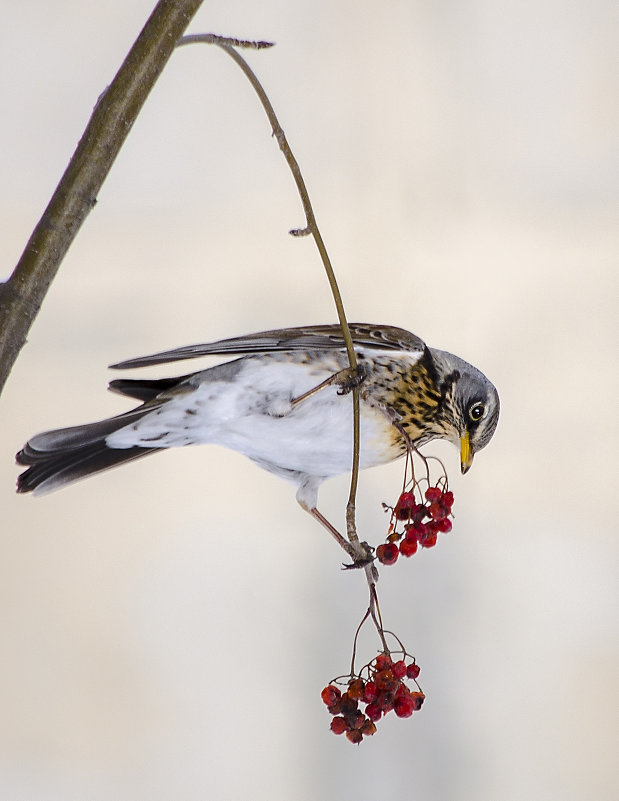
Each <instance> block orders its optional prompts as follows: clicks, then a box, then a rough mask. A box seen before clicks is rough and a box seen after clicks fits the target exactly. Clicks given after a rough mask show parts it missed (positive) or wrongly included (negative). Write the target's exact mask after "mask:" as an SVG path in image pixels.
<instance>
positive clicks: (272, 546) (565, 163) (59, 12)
mask: <svg viewBox="0 0 619 801" xmlns="http://www.w3.org/2000/svg"><path fill="white" fill-rule="evenodd" d="M152 5H153V2H152V0H133V2H131V3H126V2H124V1H123V0H109V1H108V2H107V3H105V4H99V5H94V6H93V5H92V4H83V3H78V2H69V1H68V0H65V2H60V1H59V2H55V3H49V2H43V0H38V1H37V2H32V3H27V4H19V3H12V4H9V6H7V8H6V9H4V11H3V23H2V26H1V30H0V59H1V62H0V97H1V103H2V109H3V113H2V120H3V121H2V125H1V126H0V152H1V153H2V156H1V158H0V164H1V176H2V177H1V185H2V193H1V195H2V200H1V202H2V208H1V209H0V220H1V222H0V226H1V228H2V236H1V245H0V247H1V251H0V252H1V256H2V263H1V265H0V274H8V273H9V272H10V270H11V269H12V266H13V264H14V263H15V262H16V260H17V259H18V257H19V255H20V253H21V251H22V249H23V246H24V243H25V241H26V240H27V237H28V236H29V234H30V232H31V230H32V227H33V225H34V224H35V222H36V220H37V219H38V217H39V216H40V214H41V212H42V210H43V208H44V207H45V205H46V203H47V201H48V199H49V197H50V194H51V192H52V190H53V188H54V186H55V185H56V183H57V181H58V179H59V177H60V175H61V173H62V171H63V169H64V167H65V165H66V163H67V161H68V159H69V157H70V155H71V153H72V151H73V148H74V146H75V143H76V142H77V140H78V138H79V136H80V134H81V132H82V130H83V127H84V125H85V123H86V121H87V119H88V117H89V114H90V111H91V108H92V106H93V105H94V103H95V101H96V98H97V96H98V94H99V93H100V92H101V91H102V89H103V88H104V86H105V85H106V83H108V82H109V81H110V80H111V78H112V76H113V74H114V72H115V70H116V69H117V67H118V65H119V64H120V61H121V59H122V58H123V56H124V54H125V53H126V51H127V49H128V48H129V46H130V45H131V43H132V41H133V40H134V38H135V36H136V35H137V33H138V31H139V30H140V28H141V26H142V25H143V22H144V21H145V19H146V17H147V15H148V13H149V11H150V9H151V6H152ZM617 28H618V26H617V11H616V5H615V3H613V2H610V0H608V1H606V0H597V2H596V1H595V0H594V2H584V0H581V2H572V3H565V2H558V1H557V0H554V1H553V0H541V2H539V0H538V1H537V2H522V0H520V2H509V1H508V0H497V2H494V3H484V2H478V1H476V0H472V1H471V0H469V1H468V2H466V3H465V2H456V1H455V0H452V2H447V3H431V2H414V1H413V2H411V0H402V1H401V2H397V1H394V2H388V3H382V4H376V3H368V2H363V3H352V2H343V0H335V2H330V3H326V2H322V3H315V2H314V3H311V2H284V1H283V0H270V2H264V3H249V2H235V3H230V2H223V1H220V2H207V3H205V5H204V8H203V9H202V11H201V12H200V14H199V16H198V18H197V19H196V21H195V23H194V24H193V25H192V28H191V30H193V31H215V32H220V33H226V34H233V35H239V36H247V37H262V38H272V39H274V40H275V41H276V42H277V43H278V44H277V47H276V48H274V49H273V50H272V51H270V52H265V53H262V54H254V55H252V56H251V62H252V64H253V65H254V66H255V68H256V69H257V71H258V73H259V75H260V77H261V79H262V80H263V82H264V85H265V86H266V87H267V89H268V91H269V93H270V95H271V98H272V101H273V102H274V104H275V106H276V108H277V110H278V111H279V113H280V116H281V119H282V122H283V124H284V127H285V129H286V131H287V133H288V136H289V138H290V141H291V143H292V145H293V147H294V149H295V152H296V154H297V157H298V159H299V161H300V163H301V165H302V167H303V169H304V171H305V176H306V179H307V182H308V185H309V188H310V191H311V193H312V198H313V201H314V204H315V207H316V213H317V215H318V219H319V222H320V223H321V225H322V230H323V234H324V237H325V239H326V242H327V244H328V246H329V249H330V253H331V256H332V259H333V261H334V264H335V266H336V269H337V272H338V275H339V279H340V282H341V287H342V291H343V293H344V297H345V299H346V304H347V309H348V313H349V316H350V318H351V319H357V320H367V321H375V322H390V323H393V324H396V325H401V326H404V327H406V328H409V329H411V330H413V331H415V332H416V333H417V334H419V335H420V336H422V337H424V338H425V339H426V340H427V341H428V342H429V343H430V344H432V345H433V346H435V347H442V348H445V349H448V350H453V351H454V352H456V353H458V354H459V355H461V356H463V357H464V358H467V359H469V360H470V361H472V362H473V363H475V364H476V365H478V366H479V367H480V368H482V369H483V370H484V371H485V372H486V373H487V374H488V376H489V377H490V378H492V379H493V380H494V381H495V383H496V385H497V386H498V388H499V391H500V393H501V398H502V402H503V415H502V419H501V423H500V426H499V429H498V431H497V434H496V437H495V439H494V441H493V442H492V444H491V446H490V447H489V448H488V450H487V451H486V452H484V453H483V454H481V456H480V457H479V458H478V459H477V461H476V464H475V467H474V469H473V470H472V472H471V473H470V474H469V475H468V476H467V477H466V478H465V479H462V478H461V477H460V476H458V475H457V454H456V453H455V451H453V450H451V449H450V448H448V447H446V446H445V447H443V446H440V447H439V446H436V447H432V448H429V449H428V450H429V451H432V452H435V453H439V454H441V455H442V456H443V457H444V458H445V459H446V460H447V463H448V466H449V469H450V471H451V481H452V484H453V487H454V490H455V493H456V506H455V512H456V516H457V518H456V521H455V525H454V532H453V534H452V535H450V536H449V537H445V538H444V539H442V540H441V542H440V544H439V546H438V547H437V548H436V549H434V550H433V551H429V552H424V553H421V554H420V555H418V556H416V557H415V558H414V559H412V560H410V561H409V562H407V563H406V564H402V565H399V566H397V567H396V568H392V569H391V570H384V571H383V580H382V582H381V599H382V605H383V613H384V615H385V618H386V620H387V623H388V625H389V626H390V627H391V628H393V629H395V630H396V631H397V632H398V633H399V634H400V636H401V637H402V638H404V639H405V641H406V643H407V645H408V647H409V650H410V651H412V652H413V653H414V654H415V655H416V656H417V659H418V661H419V663H420V664H421V666H422V675H421V677H422V679H423V682H422V683H423V686H424V689H425V691H426V693H427V695H428V701H427V704H426V706H425V707H424V709H423V712H421V713H420V714H419V715H416V716H415V717H414V718H413V719H412V720H409V721H399V720H397V719H394V720H389V719H388V720H387V721H385V722H384V723H383V724H381V725H380V727H379V733H378V735H377V736H376V737H374V739H373V740H371V741H369V742H364V743H363V744H362V745H361V747H359V748H355V747H352V746H350V745H349V744H348V743H346V742H345V741H344V740H343V739H342V738H339V739H336V738H335V737H334V736H332V735H331V734H330V733H329V731H328V716H327V714H326V712H325V711H324V709H323V708H322V705H321V703H320V699H319V692H320V690H321V688H322V686H323V685H324V684H325V682H326V681H327V680H328V679H329V678H330V677H331V676H333V675H334V674H337V673H339V672H342V671H343V670H345V668H346V665H347V663H348V659H349V652H350V647H351V640H352V634H353V631H354V628H355V626H356V624H357V622H358V620H359V619H360V617H361V615H362V613H363V610H364V608H365V602H366V600H365V590H364V586H363V579H362V577H361V576H360V575H351V574H343V573H341V571H340V570H339V564H340V561H341V555H340V553H339V552H338V551H337V550H336V548H335V547H334V545H333V544H332V542H331V541H330V540H329V538H328V537H327V536H326V535H324V534H323V533H322V532H321V531H320V530H319V529H318V528H317V527H316V526H315V525H314V524H313V523H312V521H311V520H310V519H309V518H307V517H306V516H304V515H303V513H302V512H301V511H300V510H299V509H298V508H297V507H296V504H295V501H294V497H293V496H294V493H293V490H292V488H291V487H289V486H288V485H286V484H284V483H282V482H280V481H278V480H277V479H275V478H273V477H272V476H269V475H267V474H265V473H262V472H261V471H259V470H258V469H257V468H255V467H254V466H253V465H251V464H250V463H248V462H246V461H245V460H244V459H243V458H242V457H240V456H237V455H236V454H231V453H227V452H224V451H222V450H218V449H216V448H214V447H213V448H202V449H195V450H191V449H187V450H184V451H177V452H173V453H172V452H170V453H165V454H162V455H160V456H157V457H156V458H152V459H149V460H146V461H144V462H142V463H136V464H134V465H130V466H127V467H125V468H123V469H122V470H119V471H113V472H110V473H108V474H107V475H105V476H101V477H98V478H96V479H92V480H90V481H87V482H84V483H82V484H80V485H76V486H75V487H72V488H70V489H67V490H66V491H63V492H61V493H58V494H57V495H53V496H49V497H47V498H44V499H40V500H35V499H32V498H30V497H17V496H16V495H14V493H13V487H14V480H15V475H16V469H15V467H14V465H13V454H14V452H15V451H16V450H17V449H18V448H19V447H20V446H21V445H22V444H23V442H24V441H25V440H26V438H27V437H28V436H29V435H32V434H34V433H35V432H38V431H41V430H44V429H46V428H50V427H57V426H63V425H70V424H73V423H78V422H85V421H88V420H93V419H96V418H98V417H102V416H108V415H110V414H114V413H118V412H120V411H121V410H123V409H125V408H127V407H128V404H127V403H126V402H124V401H123V400H122V399H121V398H118V397H116V396H112V395H110V394H109V393H107V392H106V391H105V386H106V381H107V380H108V378H109V377H110V374H109V373H108V372H107V371H106V365H107V364H109V363H110V362H113V361H116V360H119V359H122V358H126V357H130V356H134V355H139V354H143V353H148V352H152V351H155V350H158V349H163V348H168V347H174V346H178V345H182V344H186V343H191V342H196V341H206V340H209V339H214V338H219V337H222V336H230V335H235V334H240V333H245V332H248V331H253V330H259V329H262V328H273V327H277V326H285V325H289V324H301V323H312V322H327V321H333V320H334V319H335V315H334V311H333V308H332V303H331V300H330V296H329V292H328V288H327V285H326V281H325V279H324V277H323V275H322V271H321V270H322V268H321V266H320V263H319V260H318V257H317V255H316V253H315V250H314V247H313V245H312V243H311V242H310V241H308V240H303V241H299V240H293V239H292V238H291V237H289V236H287V233H286V232H287V230H288V229H289V228H291V227H294V226H298V225H300V224H302V214H301V210H300V205H299V202H298V199H297V198H296V196H295V191H294V188H293V185H292V180H291V178H290V176H289V174H288V173H287V170H286V167H285V165H284V162H283V160H282V158H281V156H280V154H279V153H278V151H277V148H276V145H275V143H274V141H273V140H272V139H271V137H270V132H269V128H268V125H267V123H266V120H265V119H264V116H263V112H262V110H261V109H260V107H259V106H258V103H257V100H256V98H255V97H254V96H253V95H252V93H251V91H250V89H249V87H248V85H247V84H246V81H245V79H244V78H243V76H242V75H241V73H240V72H239V71H238V69H237V68H236V67H235V66H234V65H233V63H232V62H231V61H230V60H229V59H227V58H226V56H225V55H224V54H223V53H221V52H218V51H215V50H211V49H209V48H206V47H203V46H200V47H195V48H194V49H184V50H182V51H180V52H179V53H178V54H176V56H175V57H174V59H173V61H172V62H171V63H170V65H169V66H168V67H167V69H166V72H165V74H164V75H163V77H162V79H161V80H160V82H159V84H158V85H157V87H156V88H155V90H154V92H153V93H152V95H151V97H150V99H149V100H148V103H147V106H146V108H145V109H144V112H143V114H142V115H141V117H140V119H139V121H138V123H137V124H136V126H135V128H134V130H133V131H132V133H131V135H130V137H129V140H128V142H127V144H126V146H125V148H124V149H123V151H122V153H121V155H120V157H119V158H118V160H117V163H116V165H115V167H114V169H113V172H112V174H111V175H110V177H109V179H108V180H107V182H106V184H105V186H104V188H103V190H102V192H101V194H100V197H99V203H98V205H97V207H96V209H95V211H94V212H93V214H92V215H91V217H90V218H89V219H88V221H87V222H86V224H85V226H84V228H83V230H82V232H81V233H80V235H79V237H78V239H77V241H76V242H75V244H74V245H73V247H72V249H71V251H70V253H69V255H68V257H67V258H66V260H65V262H64V264H63V265H62V270H61V273H60V275H59V277H58V279H57V280H56V282H55V283H54V285H53V287H52V289H51V291H50V293H49V296H48V298H47V300H46V302H45V305H44V307H43V310H42V312H41V314H40V315H39V317H38V318H37V321H36V324H35V326H34V327H33V329H32V331H31V335H30V340H29V343H28V345H27V347H26V348H25V349H24V351H23V353H22V355H21V357H20V359H19V361H18V363H17V365H16V367H15V369H14V371H13V373H12V375H11V378H10V381H9V383H8V385H7V387H6V390H5V392H4V394H3V396H2V398H1V400H0V403H1V414H2V421H3V422H2V427H1V429H0V505H1V509H2V513H1V521H2V522H1V525H2V530H1V535H0V548H1V551H2V552H1V554H0V598H1V601H0V651H1V653H0V707H1V708H0V797H1V798H3V799H11V801H13V800H15V799H19V800H20V801H21V800H22V799H27V801H56V800H57V799H58V801H73V800H74V799H75V801H77V800H78V799H79V800H80V801H82V800H83V799H88V800H89V801H99V800H103V799H112V798H113V799H120V800H121V801H125V800H127V801H129V799H131V801H133V800H135V799H149V801H150V800H155V801H159V799H161V800H162V801H163V799H171V798H175V799H176V798H178V799H187V801H193V800H194V799H207V798H208V799H215V800H216V801H229V800H236V799H250V798H251V799H254V800H255V801H279V800H280V799H282V800H284V799H285V800H286V801H289V799H295V801H297V800H298V801H309V800H310V799H336V798H356V799H360V801H370V800H371V799H372V800H373V799H376V798H385V799H390V798H414V799H425V800H428V801H446V800H447V799H448V800H449V801H473V800H474V801H496V799H501V800H502V801H525V800H526V801H531V799H553V800H554V799H557V800H558V799H561V801H576V799H596V801H606V800H607V799H608V800H609V801H610V799H611V798H612V799H614V798H616V797H617V796H616V792H617V787H616V785H617V782H616V745H617V712H616V710H617V707H618V703H617V690H616V687H617V668H618V663H619V648H618V643H617V622H618V621H617V609H618V608H619V605H618V603H617V600H618V599H617V592H616V568H617V538H616V529H617V515H618V511H619V510H618V508H617V470H616V463H617V458H618V457H617V447H616V446H617V405H616V404H617V400H616V399H617V392H618V386H617V369H616V357H617V348H616V344H617V327H616V318H615V316H614V313H615V309H616V298H617V279H616V275H617V246H618V244H619V234H618V228H617V211H618V204H617V178H618V173H619V159H618V149H617V141H618V139H617V137H618V133H619V131H618V127H619V126H618V125H617V123H618V114H617V97H618V92H617V89H618V87H617V81H616V74H617V72H616V68H617V61H616V53H617V32H618V30H617ZM199 366H201V365H200V364H196V368H197V367H199ZM184 367H185V365H181V367H180V368H179V372H180V371H182V369H183V368H184ZM163 372H165V371H163ZM401 469H402V466H401V465H399V464H398V465H393V466H391V467H388V468H382V469H377V470H374V471H370V472H368V473H366V474H365V475H364V476H363V479H362V483H361V489H360V524H361V530H362V534H363V536H365V537H367V538H368V539H369V540H370V541H372V542H374V543H377V542H378V541H379V540H381V539H382V537H383V536H384V527H385V518H384V515H383V513H382V511H381V509H380V503H381V501H383V500H385V501H389V500H392V499H393V496H394V493H395V492H396V491H397V487H398V484H399V481H400V476H401ZM346 492H347V480H346V479H345V478H342V479H341V480H336V481H332V482H330V483H329V484H328V485H326V486H325V487H324V488H323V492H322V496H321V497H322V505H323V508H324V511H325V512H326V513H327V514H329V515H330V516H331V517H333V518H334V519H341V513H342V508H343V502H344V499H345V496H346ZM374 647H375V644H374V640H373V639H372V637H371V636H370V634H369V633H368V635H367V637H366V639H365V641H364V648H365V649H366V650H365V654H366V655H367V657H368V658H370V656H371V655H372V653H373V649H374Z"/></svg>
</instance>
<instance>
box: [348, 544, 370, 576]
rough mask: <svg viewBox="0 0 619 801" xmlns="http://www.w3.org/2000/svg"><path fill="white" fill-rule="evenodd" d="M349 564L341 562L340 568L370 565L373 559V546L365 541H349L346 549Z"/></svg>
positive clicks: (350, 568)
mask: <svg viewBox="0 0 619 801" xmlns="http://www.w3.org/2000/svg"><path fill="white" fill-rule="evenodd" d="M347 551H348V554H349V556H350V558H351V559H352V563H351V564H343V565H342V570H357V569H359V568H362V567H367V566H368V565H371V564H372V562H373V561H374V548H372V546H371V545H368V543H367V542H354V543H353V542H351V543H350V547H349V548H348V549H347Z"/></svg>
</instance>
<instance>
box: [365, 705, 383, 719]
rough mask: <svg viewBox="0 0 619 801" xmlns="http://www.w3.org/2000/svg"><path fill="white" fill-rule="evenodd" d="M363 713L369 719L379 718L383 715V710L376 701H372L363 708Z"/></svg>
mask: <svg viewBox="0 0 619 801" xmlns="http://www.w3.org/2000/svg"><path fill="white" fill-rule="evenodd" d="M365 714H366V715H367V716H368V717H369V719H370V720H380V719H381V717H382V716H383V710H382V709H381V708H380V706H379V705H378V704H377V703H376V702H372V703H371V704H368V705H367V706H366V708H365Z"/></svg>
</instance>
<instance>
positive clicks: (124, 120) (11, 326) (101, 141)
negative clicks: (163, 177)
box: [0, 0, 202, 392]
mask: <svg viewBox="0 0 619 801" xmlns="http://www.w3.org/2000/svg"><path fill="white" fill-rule="evenodd" d="M201 4H202V0H160V2H159V3H158V4H157V6H156V7H155V10H154V11H153V13H152V14H151V16H150V18H149V20H148V21H147V23H146V25H145V26H144V28H143V29H142V32H141V33H140V35H139V37H138V38H137V40H136V42H135V44H134V45H133V47H132V48H131V50H130V51H129V54H128V55H127V57H126V59H125V61H124V62H123V64H122V66H121V67H120V69H119V71H118V73H117V74H116V77H115V78H114V80H113V81H112V83H111V84H110V86H109V87H108V88H107V89H106V90H105V92H104V93H103V94H102V96H101V97H100V98H99V101H98V102H97V105H96V107H95V110H94V112H93V114H92V117H91V118H90V121H89V123H88V126H87V127H86V130H85V131H84V134H83V136H82V138H81V139H80V142H79V144H78V146H77V149H76V151H75V153H74V154H73V157H72V158H71V161H70V162H69V165H68V167H67V169H66V171H65V173H64V175H63V176H62V178H61V180H60V183H59V184H58V187H57V188H56V191H55V192H54V194H53V196H52V198H51V200H50V202H49V205H48V206H47V208H46V209H45V212H44V213H43V216H42V217H41V219H40V220H39V222H38V224H37V226H36V228H35V229H34V231H33V233H32V235H31V237H30V239H29V241H28V244H27V245H26V248H25V250H24V252H23V254H22V256H21V258H20V260H19V262H18V264H17V266H16V267H15V270H14V271H13V274H12V275H11V277H10V278H9V279H8V280H7V281H6V282H5V283H0V392H1V391H2V388H3V387H4V384H5V383H6V379H7V378H8V375H9V373H10V371H11V369H12V367H13V364H14V363H15V360H16V359H17V356H18V355H19V352H20V350H21V349H22V347H23V346H24V344H25V342H26V337H27V335H28V331H29V330H30V326H31V325H32V322H33V320H34V319H35V317H36V315H37V314H38V312H39V309H40V308H41V304H42V303H43V300H44V298H45V295H46V293H47V290H48V289H49V286H50V284H51V282H52V281H53V279H54V277H55V276H56V273H57V271H58V268H59V267H60V263H61V262H62V259H63V258H64V256H65V254H66V252H67V250H68V249H69V247H70V245H71V243H72V242H73V240H74V239H75V237H76V235H77V232H78V231H79V229H80V227H81V225H82V223H83V222H84V220H85V219H86V217H87V215H88V213H89V212H90V210H91V209H92V208H93V207H94V205H95V203H96V200H97V193H98V192H99V190H100V188H101V186H102V184H103V182H104V180H105V178H106V177H107V174H108V172H109V171H110V169H111V167H112V164H113V163H114V160H115V158H116V156H117V155H118V152H119V150H120V148H121V147H122V145H123V143H124V141H125V139H126V138H127V135H128V133H129V131H130V130H131V127H132V126H133V123H134V122H135V120H136V118H137V116H138V114H139V112H140V110H141V108H142V106H143V105H144V102H145V100H146V98H147V97H148V94H149V92H150V90H151V89H152V87H153V85H154V84H155V81H156V80H157V78H158V77H159V75H160V74H161V72H162V70H163V68H164V67H165V65H166V63H167V61H168V59H169V58H170V56H171V55H172V53H173V51H174V45H175V43H176V42H177V41H178V39H179V37H180V36H181V34H182V33H183V31H184V30H185V29H186V27H187V25H188V24H189V22H190V21H191V19H192V17H193V16H194V15H195V13H196V11H197V10H198V8H199V7H200V5H201Z"/></svg>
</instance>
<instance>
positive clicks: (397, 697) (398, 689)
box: [321, 653, 425, 743]
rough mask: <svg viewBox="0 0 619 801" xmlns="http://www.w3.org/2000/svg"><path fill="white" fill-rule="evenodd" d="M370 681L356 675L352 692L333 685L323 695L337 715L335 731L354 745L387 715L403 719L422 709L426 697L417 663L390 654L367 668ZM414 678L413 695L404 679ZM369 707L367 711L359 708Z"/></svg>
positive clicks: (325, 689)
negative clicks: (394, 657) (395, 659)
mask: <svg viewBox="0 0 619 801" xmlns="http://www.w3.org/2000/svg"><path fill="white" fill-rule="evenodd" d="M364 670H365V671H366V672H367V676H368V678H367V679H363V678H361V676H354V677H352V678H351V679H350V681H349V682H348V689H347V690H345V691H344V692H342V691H341V690H340V688H339V687H337V686H336V685H335V684H333V683H331V684H329V685H328V686H327V687H325V688H324V690H323V691H322V693H321V697H322V700H323V702H324V703H325V704H326V706H327V709H328V710H329V712H330V713H331V714H332V715H333V720H332V721H331V731H332V732H333V733H334V734H346V737H347V738H348V740H350V742H351V743H360V742H361V740H363V737H364V736H366V737H368V736H370V735H371V734H374V732H375V731H376V722H377V721H378V720H380V718H381V717H383V715H386V714H387V712H391V710H392V709H393V711H394V712H395V714H396V715H397V717H399V718H408V717H410V716H411V715H412V714H413V712H416V711H417V710H419V709H421V705H422V704H423V701H424V698H425V695H424V694H423V693H422V692H421V690H420V689H419V685H418V684H417V681H416V680H417V676H418V675H419V667H418V665H416V664H415V662H414V661H412V662H410V663H409V664H408V665H407V664H406V662H405V661H404V659H400V660H398V661H397V662H394V661H393V660H392V658H391V657H390V656H389V655H388V654H384V653H383V654H379V655H378V656H377V657H376V659H375V660H374V661H373V662H371V663H370V664H369V665H367V666H366V668H364ZM407 678H408V679H412V680H413V681H414V682H415V684H417V688H418V690H417V691H415V692H411V690H409V688H408V687H407V686H406V684H405V683H404V679H407ZM360 704H362V705H364V706H365V711H363V712H362V711H361V710H360V709H359V705H360Z"/></svg>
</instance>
